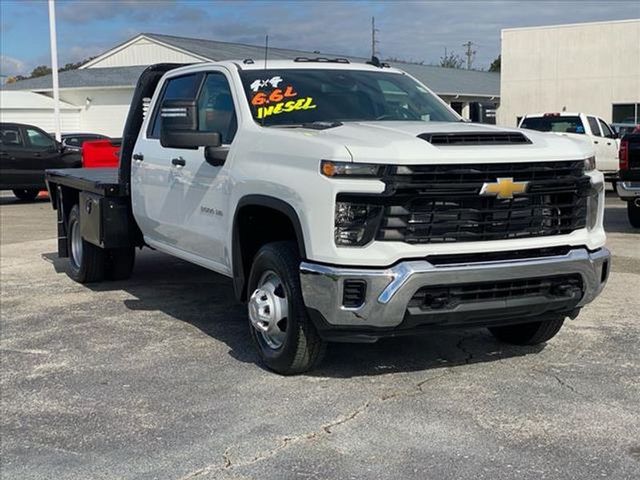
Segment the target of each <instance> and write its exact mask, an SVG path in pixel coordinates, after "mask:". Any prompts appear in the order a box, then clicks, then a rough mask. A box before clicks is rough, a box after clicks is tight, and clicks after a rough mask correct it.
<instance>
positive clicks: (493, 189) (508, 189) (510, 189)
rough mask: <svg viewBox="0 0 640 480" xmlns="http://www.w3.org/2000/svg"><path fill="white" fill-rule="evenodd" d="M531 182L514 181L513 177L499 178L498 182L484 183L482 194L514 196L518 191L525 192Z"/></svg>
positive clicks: (502, 196) (500, 196) (501, 196)
mask: <svg viewBox="0 0 640 480" xmlns="http://www.w3.org/2000/svg"><path fill="white" fill-rule="evenodd" d="M528 186H529V182H514V181H513V178H498V181H497V182H492V183H489V182H487V183H485V184H484V185H482V189H481V190H480V195H483V196H495V197H498V198H513V196H514V195H517V194H518V193H525V192H526V191H527V187H528Z"/></svg>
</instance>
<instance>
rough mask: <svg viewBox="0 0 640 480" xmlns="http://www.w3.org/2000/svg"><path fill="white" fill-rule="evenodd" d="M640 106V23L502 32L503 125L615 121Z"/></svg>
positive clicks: (500, 118)
mask: <svg viewBox="0 0 640 480" xmlns="http://www.w3.org/2000/svg"><path fill="white" fill-rule="evenodd" d="M638 102H640V20H625V21H617V22H599V23H590V24H574V25H562V26H552V27H535V28H517V29H506V30H503V31H502V71H501V86H500V108H499V109H498V123H499V124H502V125H508V126H514V125H516V118H517V117H518V116H522V115H524V114H526V113H536V112H560V111H562V110H563V109H566V111H570V112H585V113H591V114H595V115H599V116H601V117H602V118H604V119H605V120H607V121H609V122H610V121H611V115H612V105H613V104H614V103H638Z"/></svg>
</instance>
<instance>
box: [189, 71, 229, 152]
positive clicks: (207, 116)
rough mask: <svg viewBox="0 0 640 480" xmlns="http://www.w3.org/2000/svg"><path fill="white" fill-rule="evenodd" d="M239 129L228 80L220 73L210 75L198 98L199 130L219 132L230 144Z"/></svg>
mask: <svg viewBox="0 0 640 480" xmlns="http://www.w3.org/2000/svg"><path fill="white" fill-rule="evenodd" d="M237 129H238V122H237V119H236V111H235V107H234V105H233V97H232V96H231V88H230V87H229V82H228V81H227V78H226V77H225V76H224V75H223V74H222V73H220V72H211V73H208V74H207V76H206V78H205V81H204V84H203V85H202V89H201V91H200V96H199V97H198V130H200V131H203V132H217V133H219V134H220V136H221V137H222V143H223V144H229V143H231V142H232V141H233V137H234V136H235V134H236V130H237Z"/></svg>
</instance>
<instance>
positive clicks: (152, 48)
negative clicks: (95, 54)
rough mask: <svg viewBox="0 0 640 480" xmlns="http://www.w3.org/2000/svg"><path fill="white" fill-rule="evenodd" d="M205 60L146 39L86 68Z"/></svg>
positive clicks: (97, 60)
mask: <svg viewBox="0 0 640 480" xmlns="http://www.w3.org/2000/svg"><path fill="white" fill-rule="evenodd" d="M202 61H203V59H201V58H198V57H195V56H193V55H189V54H186V53H183V52H181V51H180V50H177V49H175V48H171V47H166V46H163V45H159V44H157V43H155V42H151V41H149V40H147V39H146V38H140V39H138V40H135V41H134V42H133V43H130V44H128V45H126V46H123V48H121V49H119V50H116V51H114V52H113V53H111V54H108V55H107V56H105V57H104V58H98V59H96V60H93V62H95V63H92V62H89V64H88V66H85V67H84V68H104V67H129V66H134V65H151V64H153V63H163V62H177V63H193V62H202Z"/></svg>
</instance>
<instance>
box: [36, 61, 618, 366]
mask: <svg viewBox="0 0 640 480" xmlns="http://www.w3.org/2000/svg"><path fill="white" fill-rule="evenodd" d="M593 155H594V152H593V148H592V147H591V146H589V145H585V144H584V143H582V142H579V141H575V140H573V139H571V138H567V137H562V136H557V135H549V134H544V133H538V132H533V131H531V132H524V131H522V130H515V129H502V128H497V127H494V126H486V125H474V124H469V123H465V122H464V121H462V119H461V118H460V117H459V116H458V115H457V114H456V113H455V112H454V111H452V110H451V109H450V108H449V107H448V106H447V105H446V104H445V103H444V102H442V101H441V100H440V99H439V98H438V97H437V96H436V95H434V94H433V93H432V92H431V91H430V90H429V89H428V88H427V87H426V86H424V85H422V84H421V83H420V82H418V81H417V80H415V79H414V78H412V77H411V76H410V75H408V74H406V73H404V72H402V71H400V70H396V69H393V68H388V67H386V66H385V65H380V64H375V65H373V64H351V63H349V62H347V61H346V60H341V59H336V60H328V59H309V58H299V59H296V60H292V61H270V62H269V64H268V65H267V66H266V68H265V66H264V64H263V62H260V64H258V63H254V62H253V61H251V60H244V61H238V62H231V61H227V62H219V63H203V64H197V65H191V66H178V65H173V64H159V65H155V66H152V67H149V68H148V69H147V70H146V71H145V72H144V73H143V74H142V76H141V77H140V80H139V82H138V85H137V88H136V91H135V94H134V97H133V101H132V105H131V109H130V112H129V116H128V118H127V122H126V125H125V129H124V134H123V142H122V149H121V158H120V166H119V168H118V169H67V170H52V171H51V170H50V171H48V173H47V183H48V187H49V191H50V194H51V201H52V204H53V207H54V208H55V209H56V210H57V211H58V237H59V242H58V253H59V255H60V256H61V257H68V258H69V262H68V273H69V275H70V276H71V277H72V278H73V279H75V280H77V281H79V282H92V281H100V280H103V279H125V278H127V277H128V276H129V275H130V274H131V272H132V268H133V262H134V251H135V248H136V247H143V246H150V247H153V248H155V249H157V250H160V251H163V252H166V253H168V254H170V255H174V256H176V257H179V258H181V259H184V260H186V261H189V262H193V263H195V264H198V265H201V266H203V267H205V268H208V269H211V270H213V271H215V272H218V273H220V274H222V275H226V276H228V277H231V278H232V279H233V284H234V287H235V292H236V294H237V297H238V299H239V300H240V301H244V302H246V303H247V304H248V318H249V322H248V324H249V325H250V329H251V332H252V338H253V340H254V342H255V345H256V347H257V349H258V352H259V353H260V356H261V358H262V360H263V361H264V363H265V364H266V365H267V366H268V367H269V368H270V369H272V370H274V371H276V372H279V373H283V374H291V373H298V372H303V371H306V370H308V369H310V368H312V367H313V366H314V365H316V364H317V363H318V362H319V360H320V359H321V357H322V355H323V352H324V350H325V346H326V343H327V342H328V341H350V342H374V341H376V340H377V339H379V338H382V337H388V336H397V335H413V334H418V333H425V332H433V331H434V330H437V329H442V328H468V327H488V328H489V329H490V330H491V332H492V333H493V334H494V335H495V336H496V337H497V338H499V339H501V340H503V341H506V342H510V343H513V344H520V345H525V344H529V345H530V344H536V343H541V342H545V341H547V340H549V339H550V338H551V337H553V336H554V335H555V334H556V333H557V332H558V331H559V329H560V328H561V326H562V324H563V322H564V320H565V319H566V318H567V317H570V318H575V317H576V316H577V314H578V312H579V311H580V309H581V308H582V307H583V306H584V305H586V304H588V303H589V302H591V301H592V300H593V299H594V298H595V297H596V296H597V295H598V294H599V293H600V292H601V290H602V288H603V287H604V285H605V283H606V281H607V277H608V272H609V262H610V255H609V252H608V250H607V249H606V248H605V247H604V244H605V232H604V230H603V227H602V217H603V209H604V202H603V176H602V173H600V172H598V171H597V170H595V168H594V157H593ZM167 274H168V275H170V272H167Z"/></svg>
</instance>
